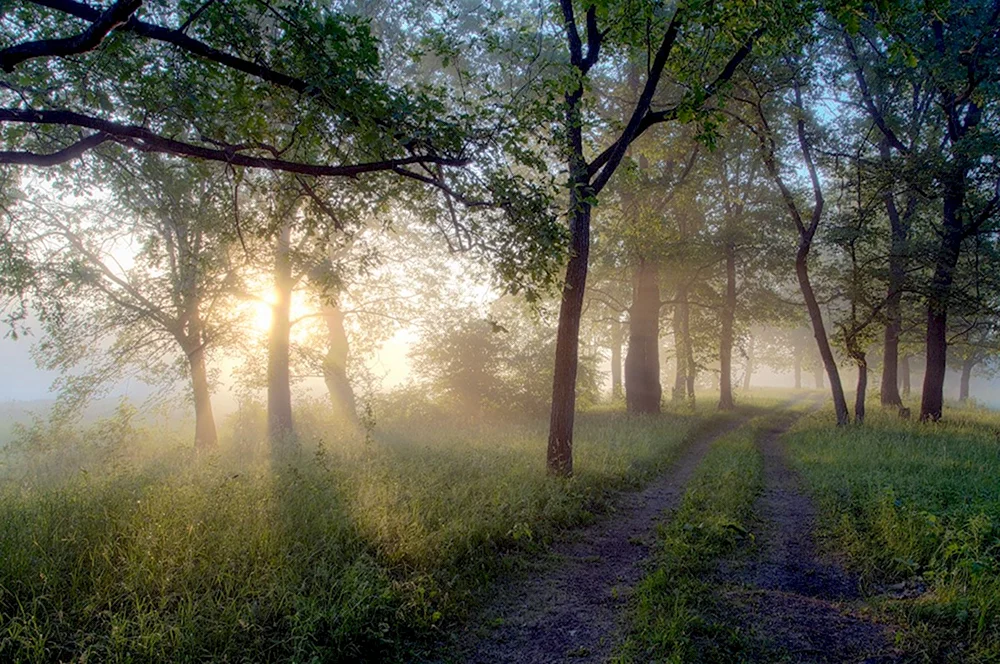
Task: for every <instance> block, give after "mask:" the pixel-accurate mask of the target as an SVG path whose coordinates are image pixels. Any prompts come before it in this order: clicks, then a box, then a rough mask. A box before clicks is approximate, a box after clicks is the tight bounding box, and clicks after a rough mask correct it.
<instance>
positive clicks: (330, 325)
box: [323, 304, 358, 422]
mask: <svg viewBox="0 0 1000 664" xmlns="http://www.w3.org/2000/svg"><path fill="white" fill-rule="evenodd" d="M323 318H324V320H325V321H326V329H327V351H326V357H324V358H323V382H324V383H326V389H327V392H329V394H330V403H331V404H332V405H333V409H334V411H336V413H337V415H338V416H340V417H343V418H346V419H348V420H350V421H351V422H354V421H356V420H357V419H358V409H357V404H356V402H355V399H354V390H353V389H352V388H351V381H350V380H348V378H347V357H348V354H349V352H350V345H349V344H348V340H347V330H345V329H344V313H343V312H342V311H341V310H340V308H339V307H337V306H335V305H333V304H327V305H326V306H324V307H323Z"/></svg>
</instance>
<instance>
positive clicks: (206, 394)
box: [187, 333, 219, 452]
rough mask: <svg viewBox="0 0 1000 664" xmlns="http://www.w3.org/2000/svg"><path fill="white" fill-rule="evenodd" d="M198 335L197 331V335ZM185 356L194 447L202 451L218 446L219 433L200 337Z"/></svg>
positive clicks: (203, 348)
mask: <svg viewBox="0 0 1000 664" xmlns="http://www.w3.org/2000/svg"><path fill="white" fill-rule="evenodd" d="M200 336H201V335H200V333H199V334H198V335H197V337H200ZM197 337H196V338H197ZM187 357H188V365H189V366H190V368H191V388H192V392H193V395H194V421H195V425H194V449H195V450H197V451H198V452H204V451H206V450H211V449H215V448H216V447H217V446H218V444H219V435H218V432H217V431H216V428H215V414H214V413H213V412H212V392H211V390H210V389H209V386H208V370H207V369H206V367H205V347H204V345H203V344H202V343H201V341H200V339H199V341H198V342H197V345H196V346H195V347H193V348H190V349H189V350H188V351H187Z"/></svg>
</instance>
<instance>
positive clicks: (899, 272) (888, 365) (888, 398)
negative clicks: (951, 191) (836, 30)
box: [879, 139, 915, 406]
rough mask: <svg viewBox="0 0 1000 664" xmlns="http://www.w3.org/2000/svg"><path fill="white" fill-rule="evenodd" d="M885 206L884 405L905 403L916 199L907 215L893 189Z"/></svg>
mask: <svg viewBox="0 0 1000 664" xmlns="http://www.w3.org/2000/svg"><path fill="white" fill-rule="evenodd" d="M880 151H881V155H882V161H883V162H886V163H887V162H888V161H889V156H890V153H889V144H888V141H887V140H886V139H883V141H882V143H881V145H880ZM884 199H885V209H886V213H887V216H888V217H889V226H890V232H891V239H890V246H889V283H888V286H887V291H888V292H887V293H886V299H885V317H886V324H885V336H884V338H883V344H882V385H881V389H880V392H879V395H880V400H881V402H882V405H883V406H902V405H903V400H902V398H900V396H899V335H900V332H901V330H902V328H903V316H902V307H901V304H902V300H903V286H904V285H905V282H906V263H907V255H908V252H909V246H908V245H909V234H910V223H909V218H910V216H911V214H912V211H913V203H914V202H915V201H913V199H912V198H911V199H910V202H909V203H908V205H907V209H906V211H905V212H904V214H903V215H900V213H899V210H898V209H897V208H896V198H895V195H894V194H893V192H892V191H891V190H887V191H886V192H885V194H884Z"/></svg>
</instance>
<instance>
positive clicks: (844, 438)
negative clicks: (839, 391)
mask: <svg viewBox="0 0 1000 664" xmlns="http://www.w3.org/2000/svg"><path fill="white" fill-rule="evenodd" d="M829 419H830V415H829V414H828V413H817V414H816V415H814V416H811V417H809V418H807V419H805V420H803V421H802V422H801V423H800V424H799V425H798V426H797V427H796V428H795V430H794V431H793V432H792V433H791V434H790V435H789V436H787V438H786V441H787V444H788V448H789V451H790V454H791V457H792V459H793V462H794V464H795V466H796V467H797V468H798V469H799V471H800V472H801V473H802V474H803V477H804V478H805V480H806V481H807V483H808V485H809V486H810V488H811V491H812V493H813V495H814V496H815V497H816V498H817V501H818V504H819V507H820V509H821V512H822V514H823V515H824V527H825V530H826V532H827V534H828V535H829V536H830V542H829V544H830V546H831V547H832V548H836V549H839V550H841V551H843V552H845V553H846V554H847V556H848V560H849V562H850V564H851V566H852V567H853V568H854V569H855V570H856V571H857V572H858V573H859V574H860V576H861V578H862V580H863V581H864V582H865V583H866V584H867V586H868V590H869V591H870V592H872V593H875V594H879V593H881V592H882V591H884V590H885V589H886V588H887V587H889V588H890V589H891V587H892V586H893V585H894V584H904V585H903V586H896V588H897V589H898V588H913V589H915V593H914V594H916V592H920V591H925V592H920V594H919V596H916V597H912V598H909V599H903V598H900V599H891V598H890V599H883V600H881V601H880V602H879V603H878V604H879V607H880V609H881V610H882V611H883V612H884V613H885V614H886V615H887V616H888V617H890V618H891V619H892V620H894V621H895V622H897V623H899V624H901V625H902V627H903V631H902V633H901V637H900V638H901V639H902V641H903V645H904V646H905V647H906V649H907V650H909V651H911V652H914V653H917V654H918V655H922V657H923V658H924V659H925V660H926V661H933V662H949V661H954V662H997V661H1000V414H998V413H996V412H991V411H986V410H982V409H975V408H957V407H953V408H949V409H948V410H947V412H946V419H945V420H944V421H942V422H940V423H937V424H920V423H918V422H911V421H904V420H900V419H899V418H898V417H896V416H895V414H894V413H888V412H882V411H880V410H878V409H877V408H875V407H873V408H872V409H871V410H870V414H869V417H868V421H867V422H866V424H865V425H864V426H863V427H854V426H851V427H845V428H840V429H837V428H833V427H830V426H829ZM896 594H897V595H900V594H902V593H896Z"/></svg>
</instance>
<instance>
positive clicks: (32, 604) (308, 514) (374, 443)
mask: <svg viewBox="0 0 1000 664" xmlns="http://www.w3.org/2000/svg"><path fill="white" fill-rule="evenodd" d="M321 410H322V409H320V408H313V409H306V410H304V411H303V412H301V413H300V414H299V426H300V429H301V431H302V438H303V439H304V441H305V442H304V444H303V449H302V452H301V453H300V454H299V455H298V456H296V457H294V458H284V459H281V460H274V459H271V458H270V457H269V456H267V455H264V454H263V453H262V448H260V447H259V446H256V445H254V444H252V443H251V442H249V441H252V440H254V436H252V435H250V434H251V433H252V431H253V430H254V427H255V426H256V425H257V424H259V423H258V422H255V421H254V418H253V417H243V418H240V419H234V420H233V422H232V423H231V426H230V432H229V435H228V436H226V438H227V439H228V440H227V441H226V444H225V445H223V448H222V450H221V451H220V452H219V453H218V454H217V455H214V456H211V457H208V458H194V457H192V455H191V451H190V449H189V447H188V446H187V445H186V444H185V443H186V439H185V438H184V437H182V436H180V435H176V436H171V435H169V434H167V433H164V432H160V431H151V430H147V429H144V428H143V427H142V426H140V425H138V424H136V423H135V420H134V418H133V417H132V416H133V415H134V413H132V412H131V411H129V410H128V409H124V410H123V411H120V412H119V414H118V416H116V417H115V418H112V419H109V420H106V421H103V422H101V423H99V424H98V425H95V426H94V427H93V428H91V429H90V430H88V431H86V432H83V433H73V432H66V431H45V430H43V429H38V430H32V431H28V432H26V433H22V438H23V439H25V440H23V441H22V443H24V444H23V445H22V446H21V448H17V446H15V447H14V448H12V449H14V450H15V453H12V454H9V455H8V457H7V461H6V463H5V466H4V468H3V476H2V477H3V481H2V484H0V487H2V488H0V561H2V563H0V661H18V662H44V661H102V662H129V661H134V662H178V661H194V660H200V661H205V660H213V661H231V662H235V661H297V662H308V661H358V660H366V661H393V660H406V659H408V658H409V657H411V656H413V655H414V654H415V653H418V652H419V651H420V650H421V649H422V648H424V647H426V646H428V644H430V643H432V642H433V641H435V640H437V639H439V638H440V637H441V635H442V633H443V630H445V629H447V627H448V626H450V625H454V624H455V623H456V622H458V621H460V620H462V618H463V617H464V616H465V614H466V612H467V611H468V610H469V608H470V607H472V606H474V605H475V602H476V598H477V595H478V594H480V593H481V592H482V591H483V590H485V589H486V588H487V587H488V583H489V581H490V580H491V579H492V578H494V577H495V576H496V575H497V574H500V573H504V572H509V571H511V568H516V567H517V566H518V565H519V562H520V561H523V560H525V559H526V558H527V557H528V556H530V555H532V554H536V553H537V552H539V551H541V550H542V549H543V548H544V547H545V545H546V543H547V542H548V541H549V540H550V539H551V538H552V537H553V536H555V535H556V534H557V533H558V532H559V531H560V530H561V529H565V528H569V527H571V526H573V525H576V524H580V523H584V522H586V521H588V520H590V519H592V518H594V514H595V513H597V512H599V511H600V510H601V508H602V506H603V505H605V504H606V501H607V499H608V498H609V497H610V496H611V495H612V494H613V493H614V492H616V491H620V490H622V489H626V488H629V487H634V486H637V485H639V484H640V483H641V482H642V481H643V480H644V479H645V478H648V477H649V476H650V475H651V474H653V473H656V472H658V471H660V470H662V469H663V468H664V467H665V464H667V463H669V461H670V460H671V458H672V457H673V455H674V453H675V452H676V451H677V450H678V449H679V447H680V446H681V445H682V444H683V443H684V441H685V440H687V439H689V437H690V436H692V435H695V434H697V433H698V432H700V431H703V430H705V429H707V428H711V427H713V426H717V425H719V424H720V421H721V420H722V419H724V418H722V416H719V415H716V414H715V413H714V411H713V409H712V408H711V405H709V404H706V405H705V406H702V407H701V409H700V410H698V411H697V412H691V411H690V410H688V409H686V408H684V409H681V410H678V411H676V412H669V413H667V414H666V415H665V416H664V417H662V418H659V419H652V418H632V417H628V416H626V415H624V414H623V413H621V412H618V411H616V410H604V411H595V412H588V413H583V414H581V416H580V417H579V420H578V428H577V436H576V451H577V456H576V468H577V472H576V475H575V477H574V478H573V479H571V480H568V481H566V480H559V481H557V480H553V479H551V478H547V477H546V476H545V474H544V464H543V458H544V457H543V455H544V441H545V431H546V429H545V424H546V422H545V421H543V420H541V419H538V420H523V419H522V420H513V421H512V420H498V421H495V422H479V423H475V424H472V423H465V424H462V423H457V422H448V421H445V420H442V419H440V418H436V417H427V418H423V419H421V418H401V419H398V420H396V421H392V420H391V419H386V420H385V421H383V422H380V423H379V424H378V426H376V427H375V428H374V430H373V431H370V432H368V433H367V435H366V434H365V433H364V432H362V433H361V434H358V435H334V434H331V432H333V431H337V430H339V429H342V427H338V426H337V425H335V424H334V423H331V422H329V421H327V420H325V419H324V416H323V415H322V414H321ZM53 437H55V438H60V439H61V440H59V441H58V442H57V441H53V440H52V438H53ZM25 445H27V446H28V447H29V448H31V449H32V452H31V453H30V455H22V456H21V458H18V455H17V454H16V449H23V448H24V446H25ZM109 469H110V470H109Z"/></svg>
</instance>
